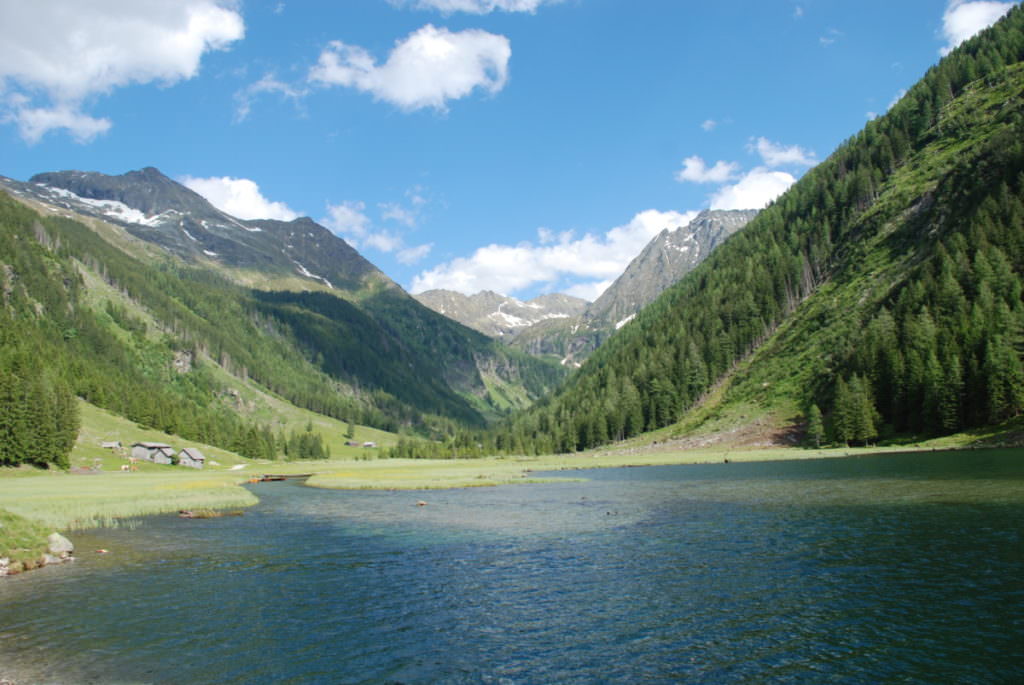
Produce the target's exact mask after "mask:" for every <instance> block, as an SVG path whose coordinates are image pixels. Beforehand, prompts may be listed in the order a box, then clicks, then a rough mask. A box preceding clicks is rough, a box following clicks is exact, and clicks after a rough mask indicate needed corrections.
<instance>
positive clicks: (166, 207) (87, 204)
mask: <svg viewBox="0 0 1024 685" xmlns="http://www.w3.org/2000/svg"><path fill="white" fill-rule="evenodd" d="M0 183H2V184H3V185H4V186H6V187H7V189H8V190H9V191H11V192H13V193H15V194H16V195H18V196H20V197H23V198H31V199H34V200H37V201H38V202H40V203H42V204H43V205H45V206H50V207H61V208H64V209H67V210H70V211H73V212H75V213H76V214H79V215H83V216H91V217H95V218H99V219H103V220H106V221H110V222H113V223H116V224H118V225H120V226H123V227H124V228H125V229H126V230H127V232H128V233H129V234H131V235H132V236H135V237H136V238H139V239H141V240H144V241H147V242H150V243H153V244H156V245H159V246H161V247H163V248H165V249H166V250H167V251H169V252H171V253H172V254H175V255H177V256H178V257H181V258H182V259H185V260H186V261H189V262H193V263H203V264H206V265H208V266H211V267H214V268H218V269H221V270H223V271H224V272H225V273H229V274H230V275H231V277H232V278H233V279H234V280H237V281H239V282H245V283H247V284H250V285H257V286H259V287H265V288H273V287H288V286H293V287H296V288H314V287H325V288H326V289H328V290H331V291H333V292H335V294H339V295H348V294H351V293H354V292H358V291H359V290H361V289H364V288H370V287H374V286H376V287H386V288H397V287H398V286H396V285H395V284H394V283H393V282H391V281H390V279H388V278H387V277H386V276H385V275H384V274H383V273H381V272H380V270H378V269H377V268H376V267H375V266H373V264H371V263H370V262H369V261H367V260H366V259H364V258H363V257H362V255H360V254H359V253H358V252H357V251H356V250H354V249H353V248H352V247H351V246H350V245H348V243H346V242H345V241H344V240H341V239H340V238H338V237H336V236H335V235H334V234H332V233H331V232H330V231H328V230H327V229H326V228H324V227H323V226H320V225H319V224H317V223H315V222H314V221H312V220H311V219H309V218H305V217H304V218H300V219H295V220H294V221H275V220H242V219H237V218H235V217H233V216H231V215H229V214H226V213H225V212H222V211H220V210H219V209H217V208H215V207H214V206H213V205H211V204H210V203H209V202H208V201H207V200H206V199H205V198H203V197H202V196H201V195H199V194H198V193H196V192H194V191H192V190H190V189H189V188H186V187H185V186H183V185H181V184H180V183H177V182H175V181H173V180H171V179H170V178H168V177H167V176H165V175H163V174H162V173H160V171H159V170H157V169H154V168H153V167H147V168H145V169H142V170H139V171H129V172H128V173H125V174H121V175H119V176H108V175H106V174H100V173H96V172H82V171H58V172H48V173H41V174H36V175H35V176H33V177H32V178H31V179H29V182H28V183H20V182H17V181H14V180H12V179H7V178H2V177H0Z"/></svg>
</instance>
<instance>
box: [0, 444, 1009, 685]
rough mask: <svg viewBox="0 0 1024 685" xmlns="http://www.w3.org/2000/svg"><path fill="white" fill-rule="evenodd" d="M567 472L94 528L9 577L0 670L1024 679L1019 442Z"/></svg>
mask: <svg viewBox="0 0 1024 685" xmlns="http://www.w3.org/2000/svg"><path fill="white" fill-rule="evenodd" d="M558 475H566V474H558ZM569 475H572V476H580V477H585V478H587V479H589V480H587V481H586V482H564V483H554V484H538V485H519V486H508V487H499V488H473V489H466V490H447V491H429V492H373V491H355V492H348V491H330V490H317V489H314V488H307V487H304V486H301V485H299V484H297V483H294V482H286V483H263V484H257V485H253V486H251V487H252V488H253V491H254V492H255V493H256V494H257V495H258V496H259V497H260V500H261V503H260V504H259V505H258V506H256V507H255V508H253V509H251V510H249V511H247V512H246V514H245V515H244V516H241V517H233V518H220V519H209V520H186V519H179V518H177V517H173V516H158V517H149V518H146V519H144V520H143V521H141V522H140V524H139V525H138V527H137V528H135V529H134V530H128V529H124V528H122V529H116V530H101V531H90V532H88V533H77V534H75V535H72V536H71V537H72V538H73V540H74V541H75V542H76V545H77V547H78V556H79V560H78V561H77V562H75V563H74V564H67V565H64V566H59V567H51V568H46V569H43V570H41V571H35V572H32V573H27V574H23V575H21V576H16V577H13V578H9V579H6V580H5V581H4V582H0V677H7V678H13V679H14V680H15V681H16V682H19V683H21V682H39V681H41V682H70V683H90V682H95V683H114V682H117V683H121V682H130V683H134V682H153V683H181V682H191V683H250V682H287V683H369V682H394V683H421V682H455V683H459V682H465V683H481V682H482V683H549V682H559V683H564V682H569V683H572V682H579V683H589V682H609V681H611V682H616V681H617V682H635V681H641V680H643V681H649V682H682V681H685V682H698V683H699V682H707V683H721V682H783V683H788V682H801V683H802V682H843V683H877V682H883V681H885V682H894V681H897V682H908V683H918V682H920V683H924V682H959V683H991V682H1014V681H1016V682H1022V681H1024V544H1022V539H1021V538H1022V533H1024V450H984V451H983V450H977V451H968V452H945V453H919V454H898V455H880V456H868V457H851V458H846V459H822V460H803V461H792V462H771V463H767V462H766V463H748V464H739V463H732V464H709V465H697V466H672V467H647V468H626V469H609V470H605V471H586V472H580V473H578V474H576V473H573V474H569ZM418 500H424V501H426V503H427V504H426V506H417V501H418ZM98 548H106V549H108V550H110V553H109V554H106V555H100V554H96V553H95V552H94V551H93V550H95V549H98Z"/></svg>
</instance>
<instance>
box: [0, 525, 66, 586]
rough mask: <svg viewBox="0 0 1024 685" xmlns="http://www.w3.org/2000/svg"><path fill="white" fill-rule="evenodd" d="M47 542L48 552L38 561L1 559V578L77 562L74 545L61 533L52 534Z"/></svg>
mask: <svg viewBox="0 0 1024 685" xmlns="http://www.w3.org/2000/svg"><path fill="white" fill-rule="evenodd" d="M46 541H47V549H46V552H44V553H43V554H41V555H40V556H39V558H38V559H30V560H27V561H11V560H10V559H9V558H7V557H0V577H4V576H15V575H18V574H19V573H22V572H23V571H31V570H33V569H37V568H42V567H44V566H50V565H52V564H63V563H66V562H68V561H74V560H75V556H74V554H75V546H74V544H73V543H72V542H71V541H70V540H68V539H67V538H66V537H64V536H63V535H61V534H60V533H50V536H49V537H48V538H47V539H46Z"/></svg>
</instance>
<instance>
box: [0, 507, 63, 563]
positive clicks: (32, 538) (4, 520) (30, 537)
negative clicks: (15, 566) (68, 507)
mask: <svg viewBox="0 0 1024 685" xmlns="http://www.w3.org/2000/svg"><path fill="white" fill-rule="evenodd" d="M51 532H52V531H50V530H48V529H47V528H46V527H45V526H43V525H42V524H40V523H38V522H36V521H31V520H29V519H26V518H24V517H22V516H16V515H15V514H12V513H11V512H9V511H5V510H3V509H0V557H6V558H7V559H9V560H10V561H12V562H20V563H23V564H24V563H25V562H32V561H35V560H36V559H38V558H39V557H41V556H42V555H43V553H44V552H45V551H46V550H47V542H46V536H47V535H49V534H50V533H51Z"/></svg>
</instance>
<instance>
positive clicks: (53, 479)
mask: <svg viewBox="0 0 1024 685" xmlns="http://www.w3.org/2000/svg"><path fill="white" fill-rule="evenodd" d="M957 449H1001V448H980V447H979V448H972V447H963V446H959V447H956V446H954V447H947V446H945V445H942V446H941V447H940V446H921V445H915V446H911V447H889V446H886V447H856V448H826V449H805V448H793V447H772V448H759V449H735V448H734V449H727V448H722V447H718V448H698V449H679V448H675V449H673V448H672V447H671V446H668V445H665V446H663V447H657V446H653V447H652V446H644V447H641V448H632V449H631V448H621V449H613V450H608V449H606V450H598V451H594V452H586V453H580V454H565V455H545V456H540V457H483V458H478V459H378V460H373V461H362V460H332V461H326V462H308V461H295V462H267V463H259V462H253V463H250V464H248V465H247V466H249V468H247V469H245V470H244V471H243V470H234V471H229V470H223V471H216V472H210V471H207V472H196V473H189V474H184V473H179V472H175V473H152V474H145V475H144V476H138V475H132V476H126V475H124V474H120V473H118V474H115V473H107V472H104V473H102V474H99V475H95V476H90V477H88V478H85V477H79V476H73V475H68V474H52V473H47V472H42V473H40V474H39V475H31V476H25V475H22V476H19V477H18V485H19V488H18V493H16V494H15V493H0V513H2V512H9V514H10V515H11V516H14V517H17V518H20V519H22V520H24V521H25V523H27V524H28V525H30V526H33V527H34V528H35V530H36V531H40V532H41V531H42V530H44V529H45V530H46V531H47V533H49V532H50V531H52V532H59V533H61V534H62V535H68V536H70V537H71V538H72V540H73V538H74V533H75V532H76V531H79V530H86V529H92V528H103V527H118V526H120V525H129V526H130V525H131V522H132V519H133V518H134V517H142V516H149V515H159V514H166V513H172V512H176V511H179V510H182V509H196V510H199V509H210V510H226V509H232V508H234V509H244V508H247V507H249V506H253V505H255V504H257V503H258V502H259V498H258V496H257V495H256V494H255V493H253V492H252V491H251V490H250V489H248V488H245V487H243V486H245V485H247V484H248V483H249V482H250V479H251V478H252V476H253V475H254V474H255V473H257V472H259V471H262V470H264V469H272V470H273V471H274V472H275V473H282V474H285V475H289V474H290V475H298V474H310V473H311V474H312V475H311V476H310V477H309V478H308V479H306V481H305V482H304V485H305V486H307V487H315V488H324V489H333V490H410V491H412V490H441V489H459V488H467V487H494V486H499V485H513V484H540V483H545V482H565V481H573V480H576V481H579V480H585V479H586V476H585V475H582V474H581V475H578V476H573V475H570V474H569V473H568V472H573V471H575V472H585V471H589V470H592V469H604V468H631V467H644V466H686V465H695V464H716V463H749V462H769V461H795V460H808V459H835V458H840V459H841V458H850V457H858V456H866V455H878V454H896V453H906V452H939V451H947V450H957ZM537 472H547V473H548V475H546V476H544V477H539V476H536V475H534V474H536V473H537ZM560 473H566V475H565V476H561V475H552V474H560ZM0 479H2V476H0ZM44 540H45V538H43V539H39V540H37V543H38V544H37V546H38V547H39V549H40V550H43V548H44V547H45V541H44ZM10 543H11V541H10V539H5V538H3V537H0V557H5V556H8V555H9V553H10V551H12V550H10V549H9V545H10ZM14 551H17V550H14ZM23 551H28V550H23ZM36 556H39V555H36ZM22 558H24V555H22ZM30 566H32V567H38V568H41V567H42V565H39V566H35V565H34V564H32V565H30ZM25 570H31V568H26V569H25ZM12 575H14V574H12Z"/></svg>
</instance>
